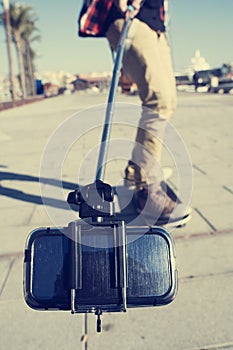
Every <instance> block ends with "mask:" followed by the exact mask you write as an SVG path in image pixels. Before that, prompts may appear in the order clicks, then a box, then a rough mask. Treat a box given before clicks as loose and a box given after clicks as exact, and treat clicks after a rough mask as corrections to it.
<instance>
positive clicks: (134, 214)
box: [114, 181, 191, 229]
mask: <svg viewBox="0 0 233 350" xmlns="http://www.w3.org/2000/svg"><path fill="white" fill-rule="evenodd" d="M161 187H162V189H163V190H164V191H166V192H167V194H168V196H169V197H170V198H172V200H174V201H175V202H176V209H175V210H174V214H172V215H171V216H169V217H163V218H158V219H157V220H156V221H155V222H153V219H152V218H148V217H147V216H146V215H141V214H140V213H139V212H138V210H137V207H136V202H135V197H134V191H133V190H132V189H128V188H127V187H125V186H118V187H114V190H115V193H116V196H115V210H116V216H117V218H119V219H120V220H124V221H125V222H126V224H128V225H130V226H131V225H132V226H163V227H165V228H167V229H170V228H181V227H183V226H185V225H186V224H187V223H188V222H189V221H190V219H191V209H190V208H188V209H185V208H184V204H183V202H182V200H181V199H180V198H179V197H178V196H177V195H176V194H175V192H174V191H173V189H172V188H171V187H170V186H169V185H168V183H167V182H165V181H162V182H161ZM179 212H181V213H184V214H179Z"/></svg>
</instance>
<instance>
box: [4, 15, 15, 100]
mask: <svg viewBox="0 0 233 350" xmlns="http://www.w3.org/2000/svg"><path fill="white" fill-rule="evenodd" d="M4 15H5V18H4V20H5V31H6V42H7V55H8V65H9V80H10V93H11V98H12V101H13V102H14V101H15V100H16V91H15V83H14V66H13V58H12V46H11V25H10V17H9V10H8V9H5V12H4Z"/></svg>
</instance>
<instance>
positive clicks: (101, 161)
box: [96, 5, 135, 180]
mask: <svg viewBox="0 0 233 350" xmlns="http://www.w3.org/2000/svg"><path fill="white" fill-rule="evenodd" d="M134 10H135V9H134V7H133V6H131V5H130V6H128V11H127V12H128V13H127V15H126V20H125V22H124V26H123V28H122V32H121V36H120V39H119V42H118V46H117V51H116V58H115V63H114V67H113V74H112V80H111V86H110V91H109V97H108V102H107V109H106V114H105V122H104V129H103V133H102V139H101V144H100V152H99V158H98V164H97V169H96V180H103V178H104V173H105V168H106V160H107V151H108V146H109V139H110V131H111V124H112V119H113V113H114V102H115V95H116V90H117V87H118V82H119V77H120V70H121V64H122V58H123V52H124V46H125V39H126V36H127V33H128V29H129V24H130V22H131V19H132V18H131V16H130V13H132V12H133V11H134Z"/></svg>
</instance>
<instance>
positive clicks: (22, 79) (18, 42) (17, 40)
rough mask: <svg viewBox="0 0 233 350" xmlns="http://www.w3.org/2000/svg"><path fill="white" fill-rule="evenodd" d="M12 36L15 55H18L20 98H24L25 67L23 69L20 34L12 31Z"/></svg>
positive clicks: (25, 93)
mask: <svg viewBox="0 0 233 350" xmlns="http://www.w3.org/2000/svg"><path fill="white" fill-rule="evenodd" d="M14 38H15V45H16V50H17V55H18V63H19V72H20V83H21V90H22V98H25V97H26V96H27V91H26V79H25V69H24V61H23V52H22V40H21V38H20V35H19V34H18V33H16V32H15V33H14Z"/></svg>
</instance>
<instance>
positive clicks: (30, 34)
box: [21, 18, 40, 95]
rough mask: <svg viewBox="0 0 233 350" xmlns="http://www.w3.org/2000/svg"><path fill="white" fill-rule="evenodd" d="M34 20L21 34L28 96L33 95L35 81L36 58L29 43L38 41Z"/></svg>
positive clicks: (38, 36)
mask: <svg viewBox="0 0 233 350" xmlns="http://www.w3.org/2000/svg"><path fill="white" fill-rule="evenodd" d="M36 20H37V19H36V18H35V19H34V20H33V21H30V22H28V24H27V25H26V26H25V29H24V31H23V32H22V34H21V37H22V39H23V44H24V47H23V54H24V69H25V75H26V88H27V92H28V95H34V94H35V79H34V71H35V66H34V59H35V57H36V53H35V51H34V50H33V49H32V47H31V43H32V42H35V41H39V40H40V35H39V34H35V35H34V33H38V32H39V31H38V28H36V27H35V22H36Z"/></svg>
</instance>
